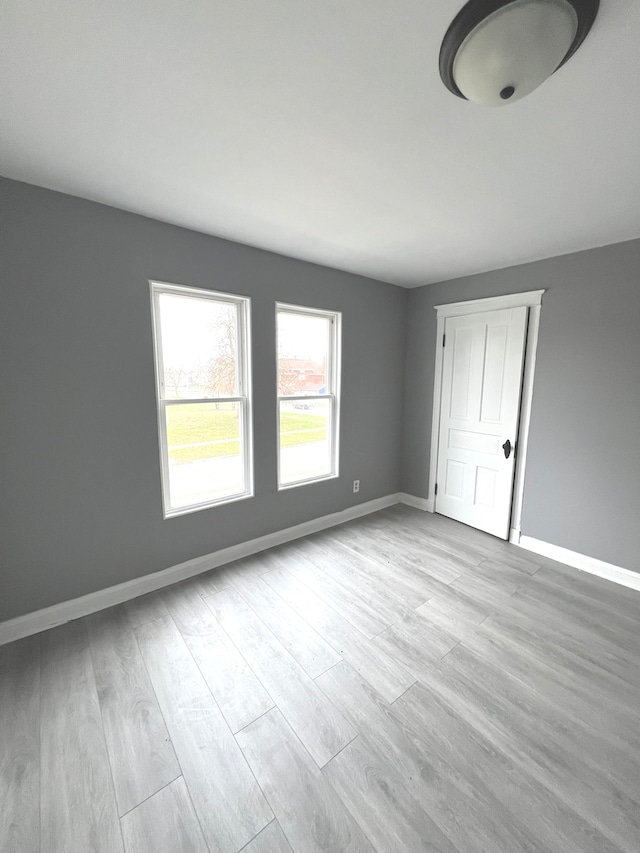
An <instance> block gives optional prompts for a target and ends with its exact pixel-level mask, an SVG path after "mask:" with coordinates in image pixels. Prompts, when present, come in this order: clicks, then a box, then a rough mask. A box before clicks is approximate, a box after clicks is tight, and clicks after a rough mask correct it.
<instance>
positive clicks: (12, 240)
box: [0, 180, 406, 620]
mask: <svg viewBox="0 0 640 853" xmlns="http://www.w3.org/2000/svg"><path fill="white" fill-rule="evenodd" d="M0 200H1V203H2V210H1V211H0V213H1V216H2V227H1V237H0V240H1V243H0V268H1V269H2V285H1V289H0V348H1V350H0V374H1V375H0V389H1V393H2V400H1V411H2V415H1V420H0V431H1V432H0V483H1V487H0V488H1V494H0V518H1V524H2V531H1V544H0V560H1V563H0V620H2V619H8V618H10V617H13V616H17V615H20V614H22V613H26V612H29V611H33V610H36V609H38V608H41V607H45V606H47V605H51V604H54V603H57V602H60V601H63V600H66V599H69V598H73V597H76V596H79V595H83V594H85V593H89V592H92V591H94V590H97V589H101V588H104V587H107V586H110V585H112V584H117V583H120V582H122V581H127V580H130V579H132V578H135V577H138V576H141V575H145V574H148V573H150V572H155V571H158V570H160V569H164V568H166V567H167V566H171V565H175V564H176V563H179V562H182V561H184V560H188V559H191V558H193V557H198V556H200V555H203V554H206V553H209V552H211V551H215V550H217V549H219V548H224V547H227V546H230V545H234V544H236V543H238V542H241V541H244V540H246V539H251V538H253V537H256V536H261V535H263V534H265V533H269V532H272V531H275V530H279V529H282V528H285V527H289V526H291V525H294V524H298V523H300V522H303V521H306V520H308V519H311V518H315V517H317V516H322V515H325V514H327V513H332V512H336V511H337V510H340V509H343V508H345V507H348V506H351V505H353V504H355V503H357V502H364V501H368V500H371V499H373V498H377V497H380V496H382V495H386V494H389V493H392V492H396V491H397V490H398V488H399V471H400V449H401V429H402V393H403V388H402V385H403V372H404V327H405V307H406V292H405V291H403V290H402V289H400V288H397V287H393V286H390V285H387V284H382V283H380V282H375V281H371V280H368V279H363V278H359V277H357V276H353V275H349V274H347V273H343V272H338V271H335V270H330V269H326V268H323V267H319V266H315V265H312V264H305V263H303V262H300V261H295V260H292V259H289V258H285V257H282V256H279V255H274V254H270V253H268V252H262V251H259V250H256V249H252V248H249V247H246V246H241V245H238V244H235V243H230V242H227V241H224V240H219V239H216V238H213V237H208V236H205V235H202V234H197V233H194V232H191V231H188V230H185V229H181V228H176V227H173V226H170V225H166V224H163V223H160V222H156V221H153V220H150V219H146V218H144V217H141V216H135V215H133V214H128V213H124V212H122V211H119V210H116V209H113V208H110V207H105V206H103V205H99V204H94V203H92V202H87V201H83V200H81V199H77V198H72V197H70V196H66V195H61V194H59V193H54V192H50V191H48V190H44V189H40V188H37V187H32V186H29V185H26V184H21V183H18V182H14V181H8V180H0ZM149 278H155V279H159V280H162V281H169V282H174V283H178V284H186V285H192V286H196V287H204V288H211V289H215V290H221V291H228V292H231V293H238V294H241V295H247V296H250V297H251V298H252V328H253V371H254V374H253V375H254V415H255V424H254V426H255V430H254V431H255V491H256V496H255V497H254V498H253V499H249V500H245V501H240V502H237V503H233V504H229V505H227V506H223V507H219V508H216V509H210V510H205V511H202V512H197V513H193V514H190V515H184V516H181V517H178V518H172V519H169V520H163V517H162V503H161V488H160V470H159V463H158V438H157V428H156V410H155V406H156V404H155V396H154V375H153V357H152V338H151V316H150V305H149V287H148V283H147V280H148V279H149ZM276 300H283V301H285V302H292V303H298V304H303V305H308V306H313V307H318V308H327V309H332V310H339V311H342V312H343V375H342V390H343V403H342V429H341V476H340V477H339V479H336V480H331V481H327V482H323V483H317V484H314V485H310V486H305V487H301V488H297V489H292V490H289V491H285V492H282V493H278V492H277V490H276V405H275V356H274V347H275V329H274V323H275V320H274V302H275V301H276ZM354 478H359V479H360V481H361V491H360V494H359V495H357V496H354V495H353V494H352V490H351V482H352V480H353V479H354Z"/></svg>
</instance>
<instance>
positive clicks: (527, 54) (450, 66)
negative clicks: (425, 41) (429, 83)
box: [440, 0, 600, 107]
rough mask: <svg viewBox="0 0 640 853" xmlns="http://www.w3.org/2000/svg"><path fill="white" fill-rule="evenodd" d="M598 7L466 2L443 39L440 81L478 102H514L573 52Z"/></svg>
mask: <svg viewBox="0 0 640 853" xmlns="http://www.w3.org/2000/svg"><path fill="white" fill-rule="evenodd" d="M599 5H600V0H469V2H468V3H467V4H466V6H463V8H462V9H461V10H460V12H458V14H457V15H456V17H455V18H454V19H453V21H452V22H451V26H450V27H449V29H448V30H447V32H446V34H445V37H444V39H443V40H442V47H441V48H440V76H441V77H442V82H443V83H444V85H445V86H446V87H447V89H449V91H450V92H453V94H454V95H457V96H458V97H459V98H465V99H466V100H468V101H475V102H476V103H478V104H484V105H486V106H495V107H498V106H503V105H504V104H510V103H513V101H518V100H520V98H524V96H525V95H528V94H529V93H530V92H533V90H534V89H537V88H538V86H539V85H540V84H541V83H543V82H544V81H545V80H546V79H547V77H550V76H551V75H552V74H553V72H554V71H556V70H557V69H558V68H559V67H560V66H561V65H563V64H564V63H565V62H566V61H567V60H568V59H569V57H571V56H573V54H574V53H575V52H576V50H577V49H578V48H579V47H580V45H581V44H582V42H583V41H584V40H585V38H586V36H587V33H588V32H589V30H590V29H591V26H592V24H593V22H594V21H595V18H596V15H597V13H598V6H599Z"/></svg>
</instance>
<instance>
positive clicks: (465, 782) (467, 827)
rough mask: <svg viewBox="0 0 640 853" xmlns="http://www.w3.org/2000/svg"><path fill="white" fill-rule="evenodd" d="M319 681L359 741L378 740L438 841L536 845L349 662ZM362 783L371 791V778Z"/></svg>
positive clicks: (517, 849)
mask: <svg viewBox="0 0 640 853" xmlns="http://www.w3.org/2000/svg"><path fill="white" fill-rule="evenodd" d="M318 684H319V685H320V686H321V687H322V689H323V690H324V691H325V693H327V695H328V696H329V697H330V698H331V699H332V700H333V702H334V703H335V704H336V705H337V706H338V707H339V708H340V710H341V711H342V713H343V714H344V715H345V716H346V717H347V718H348V719H349V720H350V722H351V723H352V725H354V726H355V727H356V728H357V729H358V731H359V732H360V736H359V743H361V741H367V742H369V743H370V744H374V745H375V746H374V747H373V749H372V748H371V747H370V750H371V751H374V752H377V754H378V756H379V761H380V764H381V766H383V767H384V768H385V769H386V768H391V769H392V771H393V774H394V776H395V785H396V787H397V788H398V789H399V790H401V789H402V788H404V789H405V790H406V792H407V794H408V795H409V796H412V797H413V798H414V806H413V810H414V812H424V814H426V815H427V816H428V817H429V818H430V820H431V821H433V824H434V825H435V827H434V826H431V827H430V829H429V830H428V836H429V837H430V838H431V839H432V843H433V844H435V843H436V839H437V838H440V841H439V844H440V846H442V845H443V843H444V842H443V840H442V837H441V835H442V836H444V837H445V838H447V839H449V840H450V841H451V842H452V843H453V846H454V847H455V848H456V850H460V851H465V853H484V851H487V850H491V851H494V853H524V851H530V850H531V849H532V845H531V839H530V838H529V837H528V835H527V833H525V832H524V830H523V828H522V827H520V826H519V825H518V824H517V821H515V819H514V816H513V815H512V814H510V813H508V812H506V811H505V809H504V808H503V807H502V804H501V803H500V801H499V800H498V799H497V798H496V797H495V796H494V795H493V794H491V792H489V791H488V790H487V789H486V788H485V787H484V786H482V785H475V784H473V782H472V780H469V779H467V777H466V776H465V775H463V774H460V773H456V772H455V771H453V770H452V766H451V762H450V755H449V752H450V750H448V749H447V750H444V751H441V750H439V749H437V748H434V742H433V741H432V739H431V738H430V736H429V734H428V733H425V734H424V736H419V735H418V736H416V734H415V733H414V732H412V731H411V730H409V729H407V727H406V726H405V725H403V723H402V721H401V720H400V718H399V717H398V716H397V715H396V713H395V710H394V708H393V706H390V705H388V704H387V703H386V702H385V701H384V700H383V699H382V697H381V696H379V695H378V694H377V693H376V692H375V691H373V690H372V689H371V687H370V686H369V685H368V684H367V682H366V681H364V680H363V679H362V678H360V677H359V676H358V675H357V673H355V672H354V671H353V670H352V669H351V668H350V667H349V666H348V665H347V664H346V663H342V664H339V665H337V666H335V667H333V669H331V670H330V671H329V672H327V673H325V674H324V675H322V676H320V678H318ZM425 722H426V721H425ZM423 729H424V727H423ZM358 787H359V790H361V791H362V790H364V791H366V790H367V779H366V778H365V779H363V780H362V781H361V783H360V785H359V786H358ZM406 799H407V797H403V800H405V801H406ZM380 808H383V807H382V806H381V807H380ZM392 808H395V806H394V805H393V804H392ZM390 817H391V816H390V815H388V814H387V816H386V820H387V822H389V823H390V824H392V823H393V819H390ZM382 818H383V819H384V811H383V814H382ZM417 819H418V815H417V814H416V815H413V816H412V820H414V821H415V820H417ZM421 819H422V822H423V824H425V823H428V822H427V821H425V820H424V815H422V817H421ZM425 829H426V827H425Z"/></svg>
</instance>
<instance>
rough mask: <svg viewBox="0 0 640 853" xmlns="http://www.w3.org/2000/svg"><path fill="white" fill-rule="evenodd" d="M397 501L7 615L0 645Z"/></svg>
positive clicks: (364, 506) (371, 504) (370, 504)
mask: <svg viewBox="0 0 640 853" xmlns="http://www.w3.org/2000/svg"><path fill="white" fill-rule="evenodd" d="M397 503H400V494H399V493H395V494H391V495H386V496H385V497H383V498H376V500H373V501H367V502H366V503H361V504H357V505H356V506H352V507H348V508H347V509H343V510H341V511H340V512H334V513H331V514H330V515H323V516H321V517H320V518H314V519H312V520H311V521H305V522H303V523H302V524H297V525H295V527H287V528H285V529H284V530H277V531H275V533H267V535H266V536H259V537H258V538H257V539H250V540H249V541H247V542H240V543H239V544H238V545H232V546H231V547H230V548H222V549H221V550H220V551H214V552H213V553H211V554H205V555H204V556H202V557H196V558H195V559H193V560H187V561H186V562H185V563H178V565H176V566H170V567H169V568H168V569H163V570H162V571H159V572H154V573H153V574H151V575H144V576H143V577H141V578H134V579H133V580H130V581H125V582H124V583H120V584H117V585H116V586H110V587H108V588H107V589H101V590H98V591H97V592H92V593H89V595H83V596H80V598H73V599H71V600H70V601H63V602H61V603H60V604H54V605H53V606H51V607H45V608H44V609H42V610H36V611H35V612H34V613H26V614H25V615H24V616H17V617H16V618H15V619H8V620H7V621H6V622H0V645H3V644H4V643H11V642H12V641H13V640H19V639H21V638H22V637H28V636H30V635H31V634H37V633H39V632H40V631H46V630H47V629H49V628H55V627H56V625H62V624H64V623H65V622H69V621H70V620H71V619H80V618H81V617H82V616H88V615H89V614H90V613H96V612H97V611H98V610H104V608H105V607H113V605H115V604H122V603H123V602H124V601H129V600H130V599H132V598H137V597H138V596H139V595H144V594H145V593H147V592H154V591H155V590H157V589H162V588H163V587H165V586H171V584H173V583H177V582H178V581H182V580H186V579H187V578H190V577H194V575H199V574H201V573H202V572H206V571H209V569H215V568H218V567H219V566H223V565H225V564H226V563H232V562H233V561H234V560H240V559H242V558H243V557H250V556H251V555H252V554H257V553H259V552H260V551H266V550H267V548H273V547H274V546H276V545H282V544H284V543H285V542H291V541H292V540H293V539H300V538H301V537H302V536H308V535H309V534H311V533H318V532H319V531H320V530H326V529H327V528H328V527H335V525H337V524H343V523H344V522H345V521H351V520H352V519H355V518H360V517H361V516H363V515H369V514H370V513H372V512H378V510H381V509H386V508H387V507H389V506H393V505H394V504H397Z"/></svg>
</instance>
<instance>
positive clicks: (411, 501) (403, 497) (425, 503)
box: [400, 492, 434, 512]
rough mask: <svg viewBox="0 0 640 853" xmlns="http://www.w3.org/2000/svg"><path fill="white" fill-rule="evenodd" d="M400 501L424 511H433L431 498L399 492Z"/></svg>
mask: <svg viewBox="0 0 640 853" xmlns="http://www.w3.org/2000/svg"><path fill="white" fill-rule="evenodd" d="M400 503H402V504H406V505H407V506H412V507H413V508H414V509H422V510H424V511H425V512H433V511H434V506H433V498H417V497H416V496H415V495H408V494H407V493H406V492H400Z"/></svg>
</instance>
